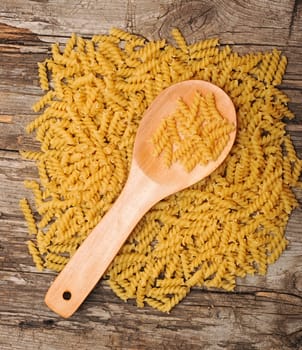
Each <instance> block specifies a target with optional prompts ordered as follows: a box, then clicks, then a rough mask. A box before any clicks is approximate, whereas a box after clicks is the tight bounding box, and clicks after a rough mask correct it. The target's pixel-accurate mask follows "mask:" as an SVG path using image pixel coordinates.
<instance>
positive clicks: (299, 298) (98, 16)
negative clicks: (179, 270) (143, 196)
mask: <svg viewBox="0 0 302 350" xmlns="http://www.w3.org/2000/svg"><path fill="white" fill-rule="evenodd" d="M112 26H116V27H120V28H125V29H127V30H130V31H132V32H136V33H141V34H143V35H144V36H146V37H147V38H149V39H158V38H160V37H169V35H170V29H171V28H172V27H173V26H176V27H179V28H180V29H181V30H182V31H183V33H184V34H185V36H186V37H187V38H188V40H189V41H190V42H192V41H194V40H200V39H203V38H207V37H213V36H218V37H219V38H220V39H221V43H222V44H226V43H228V44H230V45H231V46H232V47H233V49H234V50H237V51H238V52H248V51H251V50H252V51H256V50H269V49H272V48H273V47H276V48H278V49H280V50H282V51H283V53H284V54H286V55H287V57H288V67H287V72H286V75H285V79H284V81H283V83H282V86H281V88H282V90H283V91H284V92H286V93H287V94H288V96H289V97H290V98H291V103H290V108H291V110H292V111H293V112H294V113H295V114H296V119H295V120H292V121H290V122H288V124H287V130H288V132H289V133H290V134H291V136H292V138H293V140H294V144H295V146H296V150H297V152H298V154H299V156H300V158H301V157H302V139H301V138H302V2H301V1H300V0H296V1H294V0H278V1H271V0H249V1H245V0H238V1H230V0H213V1H210V0H199V1H198V0H196V1H189V0H187V1H185V0H183V1H181V0H177V1H173V0H160V1H151V0H137V1H136V0H128V1H124V0H111V1H109V0H108V1H107V0H106V1H97V0H89V1H88V0H71V1H60V0H32V1H30V0H1V2H0V237H1V240H0V349H1V350H6V349H13V350H16V349H22V350H24V349H31V350H36V349H41V350H42V349H43V350H52V349H56V350H60V349H66V350H69V349H79V350H83V349H129V350H130V349H150V350H151V349H152V350H154V349H171V350H172V349H173V350H175V349H191V350H193V349H207V350H209V349H210V350H211V349H234V350H235V349H236V350H245V349H246V350H247V349H261V350H264V349H270V350H272V349H276V350H277V349H280V350H281V349H283V350H284V349H285V350H286V349H302V210H301V207H300V208H298V209H296V210H295V212H294V213H293V215H292V216H291V219H290V222H289V224H288V227H287V233H286V235H287V238H288V240H289V241H290V244H289V246H288V249H287V250H286V251H285V253H284V254H283V255H282V256H281V258H280V259H279V260H278V261H277V262H276V263H275V264H274V265H272V266H270V267H269V270H268V273H267V275H266V276H264V277H263V276H254V277H248V278H245V279H238V286H237V288H236V290H235V292H223V291H206V290H201V289H198V288H194V289H193V290H192V292H191V293H190V295H189V296H187V297H186V298H185V300H183V301H182V302H181V303H180V304H179V305H178V306H177V307H176V308H175V309H173V310H172V312H171V313H170V314H163V313H160V312H157V311H155V310H153V309H151V308H148V307H146V308H144V309H138V308H137V307H136V306H135V303H134V302H131V301H130V302H128V303H124V302H122V301H121V300H120V299H118V298H117V297H116V296H115V295H114V294H113V292H111V290H110V288H109V287H108V286H107V284H106V283H104V282H102V283H99V284H98V285H97V287H96V288H95V290H94V291H93V293H92V294H91V295H90V296H89V298H88V299H87V301H86V302H85V303H84V305H83V306H82V307H81V308H80V310H79V311H78V312H77V313H76V314H75V315H74V316H73V317H72V318H70V319H68V320H65V319H62V318H60V317H59V316H57V315H55V314H54V313H52V312H51V311H50V310H48V309H47V307H46V306H45V305H44V302H43V298H44V294H45V292H46V290H47V288H48V286H49V285H50V283H51V281H52V280H53V279H54V277H55V274H54V273H50V272H43V273H41V272H37V270H36V269H35V267H34V266H33V263H32V260H31V257H30V256H29V254H28V252H27V247H26V241H27V239H28V232H27V228H26V224H25V222H24V219H23V217H22V215H21V212H20V210H19V206H18V202H19V199H20V198H21V197H23V196H25V195H28V192H27V191H26V192H25V190H24V187H23V184H22V181H23V180H24V179H25V178H28V177H32V178H36V177H37V173H36V169H35V167H34V166H33V164H32V163H31V162H28V161H27V162H26V161H24V160H21V158H20V156H19V154H18V150H19V149H21V148H31V147H34V148H37V147H38V145H37V143H36V142H34V141H33V138H32V136H30V135H27V134H25V131H24V126H25V125H26V124H27V123H28V122H29V121H30V120H32V119H33V118H34V113H33V112H32V111H31V106H32V104H33V103H34V102H35V101H37V100H38V97H39V96H40V95H41V94H42V92H41V90H40V88H39V87H38V78H37V69H36V67H37V66H36V64H37V62H39V61H42V60H44V59H45V57H47V55H49V53H50V45H51V43H53V42H60V43H64V42H66V40H67V38H68V37H69V36H70V34H71V33H72V32H76V33H78V34H80V35H83V36H84V37H88V38H89V37H91V36H92V35H93V34H96V33H104V32H107V31H108V29H109V28H111V27H112ZM296 193H297V196H298V198H299V201H300V203H301V201H302V192H301V190H297V191H296Z"/></svg>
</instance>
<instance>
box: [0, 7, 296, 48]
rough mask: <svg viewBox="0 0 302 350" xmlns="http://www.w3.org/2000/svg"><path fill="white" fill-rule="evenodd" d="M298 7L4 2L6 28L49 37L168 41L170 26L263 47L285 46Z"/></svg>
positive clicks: (191, 35)
mask: <svg viewBox="0 0 302 350" xmlns="http://www.w3.org/2000/svg"><path fill="white" fill-rule="evenodd" d="M297 7H298V5H297V4H296V5H295V1H294V0H283V1H278V2H272V1H263V0H251V1H248V2H246V1H239V2H237V1H236V2H229V1H218V0H216V1H211V2H208V1H181V0H177V1H171V0H161V1H158V2H155V1H131V0H129V1H127V2H126V1H122V0H118V1H117V0H115V1H102V2H100V1H97V0H92V1H84V0H82V1H78V2H74V3H73V4H72V5H71V4H70V3H69V2H50V1H43V2H36V1H35V2H34V1H29V0H27V1H23V0H13V1H12V0H2V2H1V14H2V22H3V23H6V24H9V25H12V26H16V27H20V26H22V28H27V29H29V30H31V31H34V32H35V33H37V34H39V35H46V36H47V35H53V34H54V33H56V34H59V35H66V34H67V33H68V34H70V33H72V32H78V33H82V34H85V35H88V36H90V35H92V34H94V33H96V32H104V31H107V30H108V29H109V28H111V27H112V26H119V27H122V28H127V29H130V30H132V31H134V32H138V33H143V34H145V35H151V36H152V37H154V38H158V37H159V36H162V37H167V35H168V34H169V32H170V29H171V27H174V26H176V27H179V28H182V29H183V30H184V33H185V34H186V36H187V37H189V39H191V38H192V39H194V37H198V38H200V37H208V36H213V35H216V36H217V35H218V36H220V37H222V38H223V40H225V41H227V42H234V39H236V42H240V43H246V44H250V43H257V42H261V43H263V44H268V45H282V46H286V45H287V44H288V40H289V36H290V34H291V32H290V27H291V26H293V25H294V24H293V23H292V13H293V10H294V8H297ZM295 11H296V10H295ZM92 19H94V20H92ZM260 19H261V22H260V23H259V22H258V21H259V20H260ZM295 25H296V24H295ZM297 31H298V30H297ZM234 35H235V36H234Z"/></svg>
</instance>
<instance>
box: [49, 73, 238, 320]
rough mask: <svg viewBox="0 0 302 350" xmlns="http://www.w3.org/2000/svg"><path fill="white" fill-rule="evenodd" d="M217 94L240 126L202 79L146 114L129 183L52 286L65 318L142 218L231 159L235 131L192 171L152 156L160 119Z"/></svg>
mask: <svg viewBox="0 0 302 350" xmlns="http://www.w3.org/2000/svg"><path fill="white" fill-rule="evenodd" d="M196 91H199V92H200V93H201V94H202V95H205V94H207V93H213V94H214V96H215V100H216V106H217V109H218V110H219V111H220V113H221V114H222V115H223V116H224V117H225V118H227V119H229V120H230V121H231V122H232V123H233V124H234V125H235V126H236V112H235V108H234V106H233V103H232V101H231V99H230V98H229V97H228V95H227V94H226V93H225V92H224V91H223V90H221V89H220V88H219V87H217V86H215V85H213V84H211V83H208V82H205V81H201V80H187V81H184V82H181V83H177V84H175V85H172V86H170V87H169V88H167V89H165V90H164V91H162V92H161V93H160V94H159V95H158V97H156V99H155V100H154V101H153V103H152V104H151V105H150V107H149V108H148V110H147V111H146V112H145V114H144V116H143V118H142V121H141V123H140V126H139V128H138V131H137V135H136V139H135V144H134V151H133V159H132V164H131V169H130V173H129V177H128V180H127V182H126V184H125V187H124V189H123V190H122V192H121V194H120V196H119V197H118V199H117V200H116V201H115V203H114V204H113V206H112V207H111V209H110V210H109V211H108V212H107V214H106V215H105V216H104V217H103V219H102V220H101V221H100V223H99V224H98V225H97V226H96V227H95V228H94V229H93V231H92V232H91V233H90V235H89V236H88V237H87V238H86V240H85V241H84V242H83V244H82V245H81V246H80V247H79V249H78V250H77V252H76V253H75V254H74V256H73V257H72V258H71V260H70V261H69V262H68V264H67V265H66V266H65V268H64V269H63V271H62V272H61V273H60V274H59V275H58V276H57V278H56V279H55V281H54V282H53V284H52V285H51V287H50V288H49V290H48V292H47V294H46V297H45V302H46V304H47V305H48V307H49V308H50V309H52V310H53V311H55V312H56V313H58V314H59V315H61V316H63V317H69V316H71V315H72V314H73V313H74V312H75V311H76V310H77V308H78V307H79V306H80V305H81V304H82V302H83V301H84V300H85V298H86V297H87V296H88V294H89V293H90V292H91V290H92V289H93V288H94V286H95V285H96V283H97V282H98V281H99V279H100V278H101V277H102V275H103V274H104V273H105V271H106V270H107V268H108V266H109V265H110V263H111V262H112V260H113V259H114V257H115V256H116V254H117V253H118V251H119V250H120V248H121V247H122V245H123V244H124V242H125V241H126V239H127V238H128V236H129V234H130V233H131V231H132V230H133V229H134V227H135V226H136V224H137V223H138V221H139V220H140V219H141V218H142V216H143V215H144V214H145V213H146V212H147V211H148V210H149V209H150V208H151V207H152V206H153V205H154V204H155V203H157V202H158V201H160V200H161V199H163V198H165V197H167V196H168V195H170V194H172V193H175V192H177V191H180V190H182V189H184V188H186V187H188V186H191V185H193V184H194V183H196V182H197V181H199V180H201V179H203V178H204V177H206V176H208V175H209V174H210V173H211V172H213V171H214V170H215V169H216V168H217V167H218V166H219V165H220V164H221V163H222V162H223V160H224V159H225V158H226V156H227V155H228V153H229V151H230V150H231V147H232V145H233V142H234V140H235V135H236V131H233V132H232V133H231V134H230V138H229V141H228V143H227V145H226V147H225V148H224V150H223V151H222V153H221V154H220V155H219V157H218V159H217V160H215V161H211V162H209V163H208V164H206V165H205V166H200V165H198V166H196V167H195V168H194V169H193V170H192V171H191V172H187V171H186V170H184V168H183V166H182V165H181V164H178V163H174V164H172V166H171V167H170V168H167V167H166V166H165V165H164V164H163V161H162V160H161V159H160V158H157V157H155V156H154V155H153V149H152V148H153V145H152V143H151V142H150V139H151V136H152V135H153V134H154V132H155V130H156V128H157V127H158V126H159V123H160V122H161V120H162V119H163V118H165V117H167V116H168V115H169V114H171V113H173V112H174V111H175V109H176V107H177V101H178V99H179V98H180V97H181V98H183V100H184V101H185V102H186V103H188V104H190V102H191V101H192V100H193V97H194V94H195V92H196Z"/></svg>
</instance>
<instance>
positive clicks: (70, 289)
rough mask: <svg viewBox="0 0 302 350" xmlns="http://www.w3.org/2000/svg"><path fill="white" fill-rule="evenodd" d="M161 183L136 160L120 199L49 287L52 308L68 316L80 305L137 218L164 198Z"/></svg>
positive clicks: (47, 296) (48, 298) (50, 306)
mask: <svg viewBox="0 0 302 350" xmlns="http://www.w3.org/2000/svg"><path fill="white" fill-rule="evenodd" d="M159 187H160V185H159V184H158V183H157V182H154V181H152V180H151V179H150V178H149V177H147V176H146V175H145V173H144V172H143V171H142V170H141V169H140V167H139V166H138V165H137V164H136V162H135V161H134V163H133V164H132V167H131V171H130V175H129V178H128V181H127V183H126V185H125V187H124V189H123V191H122V192H121V194H120V196H119V197H118V199H117V200H116V201H115V203H114V204H113V206H112V207H111V209H110V210H109V211H108V212H107V213H106V215H105V216H104V217H103V219H102V220H101V221H100V222H99V224H98V225H97V226H96V227H95V228H94V229H93V231H92V232H91V233H90V234H89V236H88V237H87V238H86V240H85V241H84V242H83V243H82V245H81V246H80V247H79V249H78V250H77V251H76V253H75V254H74V256H73V257H72V258H71V259H70V261H69V262H68V264H67V265H66V266H65V268H64V269H63V270H62V272H61V273H60V274H59V275H58V276H57V278H56V279H55V281H54V282H53V284H52V285H51V287H50V288H49V290H48V292H47V294H46V296H45V303H46V304H47V306H48V307H49V308H50V309H52V310H53V311H54V312H56V313H57V314H59V315H61V316H62V317H66V318H67V317H69V316H71V315H72V314H73V313H74V312H75V311H76V310H77V309H78V307H79V306H80V305H81V304H82V302H83V301H84V300H85V299H86V297H87V296H88V294H89V293H90V292H91V290H92V289H93V288H94V287H95V285H96V284H97V282H98V281H99V279H100V278H101V277H102V275H103V274H104V273H105V271H106V270H107V268H108V266H109V265H110V263H111V262H112V260H113V259H114V257H115V256H116V254H117V253H118V251H119V250H120V248H121V247H122V245H123V244H124V242H125V241H126V239H127V238H128V236H129V234H130V233H131V231H132V230H133V229H134V227H135V226H136V224H137V223H138V221H139V220H140V219H141V218H142V216H143V215H144V214H145V213H146V212H147V211H148V210H149V209H150V208H151V207H152V205H153V204H155V203H156V202H157V201H159V200H160V199H162V191H160V190H159ZM138 189H139V190H138Z"/></svg>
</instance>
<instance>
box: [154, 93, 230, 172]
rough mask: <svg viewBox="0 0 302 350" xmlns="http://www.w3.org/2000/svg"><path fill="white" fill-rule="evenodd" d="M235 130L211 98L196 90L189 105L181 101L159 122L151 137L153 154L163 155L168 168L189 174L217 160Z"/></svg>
mask: <svg viewBox="0 0 302 350" xmlns="http://www.w3.org/2000/svg"><path fill="white" fill-rule="evenodd" d="M234 130H235V126H234V125H233V124H232V123H231V122H230V121H229V120H228V119H226V118H224V117H223V116H222V115H221V114H220V112H219V111H218V109H217V107H216V102H215V96H214V94H212V93H209V94H207V95H205V96H202V95H201V93H200V92H199V91H198V90H197V91H196V92H195V93H194V97H193V101H192V103H191V104H187V103H186V102H185V101H184V100H183V99H180V100H179V101H178V106H177V108H176V110H175V112H174V113H172V114H171V115H168V116H166V117H165V118H164V119H163V120H162V121H161V123H160V125H159V126H158V128H157V129H156V130H155V132H154V134H153V135H152V137H151V142H152V145H153V154H154V156H155V157H160V156H161V155H162V158H163V162H164V164H165V166H166V167H167V168H169V167H171V165H172V164H173V163H176V162H180V163H181V164H182V166H183V167H184V168H185V170H186V171H188V172H190V171H191V170H193V169H194V168H195V167H196V166H197V165H206V164H208V163H209V162H210V161H213V160H216V159H217V158H218V156H219V155H220V153H221V152H222V150H223V149H224V148H225V146H226V145H227V143H228V141H229V138H230V133H231V132H232V131H234Z"/></svg>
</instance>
